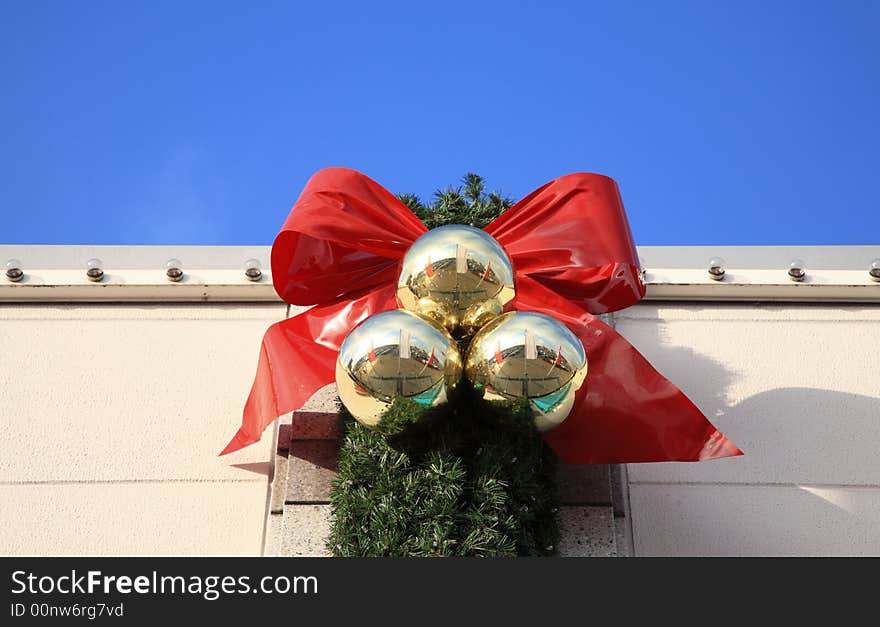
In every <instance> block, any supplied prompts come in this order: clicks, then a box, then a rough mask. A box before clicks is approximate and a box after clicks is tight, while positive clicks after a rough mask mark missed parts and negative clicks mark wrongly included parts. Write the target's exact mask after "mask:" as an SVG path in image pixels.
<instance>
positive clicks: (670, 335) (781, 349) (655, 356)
mask: <svg viewBox="0 0 880 627" xmlns="http://www.w3.org/2000/svg"><path fill="white" fill-rule="evenodd" d="M878 287H880V286H878ZM878 323H880V306H876V305H874V306H847V305H820V304H815V303H814V304H810V305H787V306H778V305H776V306H774V305H769V304H762V305H756V304H743V305H731V304H720V303H707V304H686V305H683V304H662V303H642V304H639V305H637V306H636V307H633V308H630V309H628V310H625V311H623V312H619V313H617V314H615V324H616V328H617V330H618V331H620V332H621V333H622V334H623V335H624V336H626V337H627V338H628V339H629V340H630V341H631V342H632V343H633V344H634V345H635V346H636V347H637V348H638V349H639V350H640V351H642V353H643V354H644V355H645V356H646V357H647V358H648V359H649V360H650V361H651V362H652V363H653V364H654V365H655V367H657V369H658V370H659V371H660V372H662V373H663V374H665V375H666V376H667V377H668V378H669V379H671V380H672V381H673V382H674V383H676V384H677V385H678V386H679V387H680V388H681V389H682V390H683V391H684V392H685V393H686V394H688V396H690V398H691V399H692V400H693V401H694V402H695V403H696V404H697V405H698V406H699V407H700V408H701V409H703V410H704V412H705V413H706V415H707V416H709V418H710V419H711V420H712V421H713V422H714V424H715V425H716V426H717V427H718V428H719V429H720V430H722V431H723V432H724V433H725V434H726V435H727V436H729V437H730V438H731V439H732V440H733V441H734V442H735V443H736V444H737V445H739V446H740V448H742V449H743V450H744V451H745V456H742V457H736V458H730V459H723V460H716V461H711V462H705V463H699V464H688V463H663V464H630V465H629V466H628V468H627V471H628V473H627V474H628V476H629V494H630V504H631V516H632V527H633V539H634V548H635V553H636V554H637V555H880V454H878V443H880V335H878V332H880V324H878Z"/></svg>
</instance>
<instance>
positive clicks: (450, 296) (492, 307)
mask: <svg viewBox="0 0 880 627" xmlns="http://www.w3.org/2000/svg"><path fill="white" fill-rule="evenodd" d="M514 294H515V292H514V286H513V266H512V264H511V263H510V259H509V258H508V257H507V253H505V252H504V249H503V248H502V247H501V245H500V244H499V243H498V242H497V241H495V239H494V238H493V237H492V236H491V235H489V234H488V233H486V232H485V231H483V230H482V229H477V228H474V227H471V226H465V225H461V224H452V225H448V226H441V227H438V228H435V229H431V230H430V231H428V232H427V233H425V234H424V235H422V236H421V237H419V238H418V239H417V240H416V241H415V242H414V243H413V245H412V246H411V247H410V248H409V250H408V251H407V252H406V255H404V257H403V261H402V263H401V273H400V278H399V279H398V281H397V297H398V299H399V300H400V302H401V304H402V305H403V307H404V308H406V309H409V310H410V311H415V312H416V313H419V314H422V315H424V316H428V317H430V318H431V319H433V320H435V321H437V322H438V323H439V324H442V325H443V326H445V327H446V328H447V329H448V330H449V331H450V332H451V333H454V334H456V335H457V336H458V337H467V336H470V335H473V334H474V333H475V332H476V331H477V329H479V328H480V327H482V326H483V325H484V324H486V323H487V322H489V320H491V319H492V318H495V317H496V316H498V315H500V314H501V312H502V310H503V308H504V306H505V305H506V304H507V303H509V302H510V301H511V300H513V297H514Z"/></svg>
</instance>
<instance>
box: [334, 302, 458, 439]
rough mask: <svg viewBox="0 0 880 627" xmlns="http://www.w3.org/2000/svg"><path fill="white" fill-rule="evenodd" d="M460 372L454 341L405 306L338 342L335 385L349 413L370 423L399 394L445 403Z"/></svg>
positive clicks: (375, 318) (421, 402)
mask: <svg viewBox="0 0 880 627" xmlns="http://www.w3.org/2000/svg"><path fill="white" fill-rule="evenodd" d="M461 373H462V359H461V356H460V355H459V352H458V346H457V344H456V342H455V340H454V339H452V337H451V336H450V335H449V333H447V332H446V330H445V329H444V328H443V327H441V326H439V325H437V324H435V323H433V322H431V321H430V320H426V319H424V318H421V317H419V316H417V315H415V314H413V313H411V312H408V311H403V310H395V311H386V312H383V313H379V314H376V315H375V316H371V317H370V318H368V319H367V320H365V321H364V322H362V323H360V324H359V325H358V326H357V327H355V329H354V330H353V331H352V332H351V333H349V335H348V336H347V337H346V338H345V341H343V342H342V346H341V347H340V349H339V358H338V359H337V360H336V387H337V390H338V393H339V398H340V399H341V400H342V402H343V404H344V405H345V407H346V408H347V409H348V411H349V412H350V413H351V415H352V416H354V418H356V419H357V420H358V422H360V423H362V424H364V425H368V426H375V425H376V424H377V423H378V422H379V419H380V418H381V417H382V414H383V413H384V412H385V410H386V409H388V405H389V404H390V403H391V402H392V401H393V400H394V399H395V398H398V397H403V398H408V399H412V401H413V402H415V403H416V404H417V405H421V406H426V407H433V406H436V405H440V404H441V403H445V402H446V398H447V394H448V393H449V392H450V391H451V390H453V389H455V386H456V385H457V384H458V381H459V379H460V378H461Z"/></svg>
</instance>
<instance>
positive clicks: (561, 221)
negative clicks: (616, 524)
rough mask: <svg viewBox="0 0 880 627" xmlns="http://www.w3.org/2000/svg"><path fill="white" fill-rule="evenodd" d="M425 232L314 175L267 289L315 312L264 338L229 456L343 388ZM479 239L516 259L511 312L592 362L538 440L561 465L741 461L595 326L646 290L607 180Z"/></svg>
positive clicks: (383, 195) (565, 181)
mask: <svg viewBox="0 0 880 627" xmlns="http://www.w3.org/2000/svg"><path fill="white" fill-rule="evenodd" d="M487 206H488V205H487ZM426 231H427V229H426V227H425V225H424V224H423V223H422V222H421V221H420V220H419V219H418V217H417V216H416V215H415V214H414V213H413V212H412V211H411V210H410V209H409V208H408V207H407V206H406V205H405V204H404V203H403V202H401V201H400V200H399V199H397V198H396V197H394V196H393V195H392V194H391V193H390V192H388V191H387V190H386V189H385V188H383V187H382V186H380V185H379V184H377V183H376V182H374V181H372V180H371V179H369V178H367V177H366V176H364V175H363V174H360V173H358V172H355V171H352V170H346V169H342V168H331V169H327V170H322V171H320V172H318V173H317V174H315V175H314V176H313V177H312V178H311V180H310V181H309V182H308V184H307V185H306V187H305V189H304V190H303V192H302V194H301V196H300V198H299V200H298V201H297V202H296V204H295V205H294V208H293V210H292V211H291V213H290V215H289V216H288V218H287V221H286V222H285V224H284V226H283V227H282V229H281V232H280V233H279V234H278V236H277V237H276V239H275V242H274V244H273V247H272V279H273V283H274V285H275V289H276V291H277V292H278V294H279V296H280V297H281V298H282V299H284V300H285V301H287V302H288V303H291V304H294V305H314V306H313V307H312V308H311V309H308V310H306V311H304V312H303V313H300V314H299V315H297V316H294V317H292V318H289V319H286V320H283V321H281V322H279V323H276V324H274V325H272V327H270V328H269V330H268V331H267V332H266V335H265V337H264V338H263V345H262V347H261V352H260V360H259V363H258V367H257V375H256V378H255V380H254V385H253V387H252V389H251V394H250V396H249V397H248V401H247V403H246V405H245V410H244V416H243V419H242V425H241V428H240V429H239V430H238V432H237V433H236V434H235V436H234V437H233V439H232V440H231V441H230V442H229V444H228V445H227V446H226V448H225V449H224V450H223V452H222V454H225V453H230V452H232V451H235V450H238V449H240V448H242V447H244V446H247V445H249V444H252V443H254V442H257V441H259V439H260V436H261V434H262V432H263V430H264V429H265V428H266V427H267V426H268V425H269V424H271V423H272V421H273V420H275V418H276V417H277V416H279V415H281V414H283V413H286V412H290V411H293V410H295V409H297V408H299V407H301V406H302V405H303V403H305V401H306V400H308V398H309V397H311V395H312V394H314V392H315V391H317V390H318V389H319V388H320V387H322V386H324V385H327V384H328V383H332V382H334V381H335V374H336V363H337V359H338V353H339V349H340V347H341V344H342V342H343V340H344V338H345V337H346V335H347V334H348V332H349V331H350V330H351V329H352V328H354V327H355V326H356V325H357V324H358V323H359V322H361V321H363V320H365V319H366V318H368V317H369V316H371V315H373V314H376V313H379V312H382V311H387V310H392V309H397V308H399V306H400V305H399V301H398V279H399V278H400V276H401V270H402V268H401V262H402V260H403V259H404V257H405V255H406V252H407V251H408V250H409V249H410V247H411V246H412V245H413V244H414V243H415V241H416V240H417V239H418V238H419V237H420V236H422V235H423V234H424V233H425V232H426ZM485 231H486V232H487V233H488V234H489V235H491V236H492V237H493V238H494V239H495V241H497V242H498V244H499V245H500V246H501V247H502V248H503V250H504V251H505V252H506V254H507V257H508V258H509V259H510V261H511V262H512V266H513V270H514V285H515V288H516V292H515V298H514V300H513V301H511V302H509V303H508V304H507V308H508V309H511V310H517V311H532V312H537V313H543V314H546V315H549V316H552V317H553V318H555V319H557V320H559V321H561V322H562V323H564V324H565V325H566V326H567V327H568V328H569V329H570V330H571V331H572V333H574V335H576V336H577V337H578V339H579V340H580V341H581V343H582V345H583V347H584V349H585V351H586V354H587V355H588V356H589V361H590V374H589V384H588V385H583V386H581V388H580V389H579V390H577V391H576V393H575V398H574V402H573V404H572V408H571V410H570V412H569V415H568V418H567V419H566V420H565V421H564V422H563V423H562V424H561V425H559V426H558V427H556V428H555V429H552V430H550V431H548V432H546V434H545V436H544V437H545V440H546V442H547V443H548V444H549V445H550V446H551V447H552V448H553V450H554V451H555V452H556V454H557V455H558V456H559V457H560V459H561V460H562V461H564V462H566V463H620V462H644V461H702V460H707V459H716V458H720V457H727V456H731V455H740V454H741V452H740V451H739V449H737V448H736V446H734V445H733V444H732V443H731V442H730V441H729V440H728V439H727V438H726V437H724V436H723V435H722V434H721V433H720V432H718V431H717V430H716V429H715V428H714V427H713V426H712V425H711V424H710V423H709V421H708V420H707V419H706V418H705V416H703V414H702V413H701V412H700V410H699V409H698V408H697V407H696V406H695V405H694V404H693V403H691V401H690V400H689V399H688V398H687V397H686V396H685V395H684V394H682V392H681V391H680V390H678V389H677V388H676V387H675V386H674V385H673V384H672V383H671V382H669V381H668V380H666V379H665V378H664V377H663V376H662V375H660V374H659V373H658V372H657V371H656V370H654V368H652V367H651V365H650V364H649V363H648V362H647V360H646V359H645V358H644V357H642V355H641V354H639V352H638V351H637V350H636V349H635V348H633V347H632V346H631V345H630V344H629V343H628V342H627V341H626V340H625V339H624V338H623V337H622V336H621V335H619V334H618V333H617V332H616V331H614V329H612V328H611V327H609V326H608V325H606V324H605V323H604V322H602V321H601V320H599V319H598V318H596V317H594V315H595V314H600V313H606V312H610V311H615V310H618V309H622V308H624V307H628V306H630V305H632V304H634V303H636V302H638V301H639V300H640V299H641V298H642V296H644V293H645V285H644V283H643V281H642V278H641V272H640V268H639V265H638V258H637V255H636V251H635V246H634V244H633V242H632V237H631V235H630V231H629V225H628V223H627V220H626V215H625V212H624V210H623V205H622V202H621V199H620V193H619V191H618V189H617V185H616V184H615V183H614V181H613V180H611V179H609V178H607V177H605V176H601V175H598V174H585V173H580V174H571V175H568V176H563V177H561V178H558V179H556V180H554V181H551V182H550V183H547V184H546V185H544V186H542V187H541V188H539V189H537V190H535V191H534V192H532V193H531V194H529V195H528V196H526V197H525V198H523V199H522V200H521V201H519V202H518V203H516V204H515V205H514V206H512V207H511V208H510V209H508V210H507V211H505V212H504V213H503V214H502V215H501V216H500V217H498V218H496V219H494V220H493V221H492V222H491V223H490V224H488V226H486V228H485Z"/></svg>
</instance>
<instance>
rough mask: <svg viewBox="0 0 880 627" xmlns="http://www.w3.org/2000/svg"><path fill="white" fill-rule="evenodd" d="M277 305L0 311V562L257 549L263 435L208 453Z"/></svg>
mask: <svg viewBox="0 0 880 627" xmlns="http://www.w3.org/2000/svg"><path fill="white" fill-rule="evenodd" d="M285 312H286V306H285V305H284V304H283V303H275V304H246V305H242V304H213V305H198V304H193V305H187V304H178V305H143V304H141V305H137V304H130V305H96V304H79V305H72V304H60V303H45V304H39V305H36V304H35V305H25V304H18V305H16V304H3V305H0V555H81V554H88V555H259V554H260V553H261V550H262V545H263V534H264V524H265V513H266V504H267V497H268V488H269V482H270V474H271V470H272V468H271V463H270V462H271V459H272V457H271V455H272V451H273V448H274V440H273V436H274V433H273V431H272V430H271V429H270V430H268V431H267V433H266V435H265V437H264V438H263V440H262V441H261V442H260V443H259V444H258V445H254V446H252V447H249V448H248V449H246V450H244V451H241V452H239V453H236V454H234V455H230V456H227V457H224V458H218V457H217V453H218V452H219V451H220V450H221V449H222V447H223V446H224V445H225V443H226V441H227V440H228V438H229V437H231V435H232V434H233V433H234V431H235V428H236V425H237V424H238V423H239V421H240V416H241V413H240V412H241V408H242V405H243V402H244V399H245V398H246V397H247V393H248V390H249V389H250V383H251V380H252V377H253V372H254V368H255V365H256V361H257V356H258V354H259V346H260V339H261V338H262V335H263V331H264V330H265V328H266V327H267V326H268V325H269V324H271V323H272V322H273V321H276V320H279V319H281V318H283V317H284V315H285Z"/></svg>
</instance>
